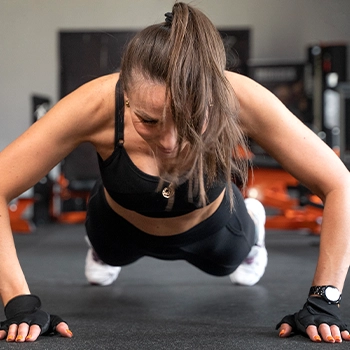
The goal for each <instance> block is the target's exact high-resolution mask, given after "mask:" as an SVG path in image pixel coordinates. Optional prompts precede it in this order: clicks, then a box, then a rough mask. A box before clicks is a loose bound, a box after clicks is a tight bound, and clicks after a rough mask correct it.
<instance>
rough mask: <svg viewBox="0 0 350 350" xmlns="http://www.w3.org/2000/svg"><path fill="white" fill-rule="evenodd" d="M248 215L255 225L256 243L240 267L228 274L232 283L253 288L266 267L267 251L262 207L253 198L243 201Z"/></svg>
mask: <svg viewBox="0 0 350 350" xmlns="http://www.w3.org/2000/svg"><path fill="white" fill-rule="evenodd" d="M244 202H245V205H246V207H247V210H248V213H249V215H250V216H251V218H252V219H253V221H254V223H255V234H256V243H255V245H254V246H253V247H252V249H251V250H250V252H249V254H248V256H247V257H246V258H245V259H244V261H243V262H242V264H241V265H239V266H238V268H237V269H236V270H235V271H234V272H233V273H231V274H230V279H231V281H232V283H236V284H240V285H243V286H253V285H254V284H256V283H258V282H259V280H260V278H261V277H262V276H263V275H264V272H265V268H266V266H267V250H266V248H265V222H266V213H265V209H264V206H263V205H262V204H261V203H260V202H259V201H258V200H257V199H254V198H247V199H245V200H244Z"/></svg>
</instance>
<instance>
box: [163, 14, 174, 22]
mask: <svg viewBox="0 0 350 350" xmlns="http://www.w3.org/2000/svg"><path fill="white" fill-rule="evenodd" d="M164 16H165V23H167V24H171V23H173V14H172V12H167V13H166V14H165V15H164Z"/></svg>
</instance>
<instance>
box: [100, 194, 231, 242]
mask: <svg viewBox="0 0 350 350" xmlns="http://www.w3.org/2000/svg"><path fill="white" fill-rule="evenodd" d="M104 192H105V196H106V199H107V203H108V204H109V206H110V207H111V208H112V209H113V210H114V211H115V212H116V213H117V214H118V215H120V216H121V217H123V218H124V219H125V220H127V221H129V222H130V223H131V224H132V225H134V226H135V227H137V228H138V229H139V230H141V231H143V232H145V233H148V234H150V235H154V236H174V235H177V234H180V233H182V232H185V231H188V230H190V229H191V228H193V227H194V226H196V225H198V224H199V223H201V222H203V221H204V220H206V219H207V218H209V217H210V216H211V215H212V214H214V212H215V211H216V210H217V209H218V207H219V205H220V204H221V202H222V199H223V197H224V193H225V190H223V191H222V192H221V194H220V195H219V196H218V197H217V198H216V199H215V200H214V201H213V202H212V203H210V204H208V205H207V206H205V207H203V208H200V209H196V210H194V211H192V212H190V213H188V214H185V215H181V216H176V217H172V218H153V217H149V216H145V215H141V214H139V213H137V212H135V211H133V210H129V209H126V208H124V207H122V206H121V205H119V204H118V203H116V202H115V201H114V200H113V199H112V198H111V196H110V195H109V194H108V193H107V191H106V189H105V190H104Z"/></svg>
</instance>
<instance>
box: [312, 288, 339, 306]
mask: <svg viewBox="0 0 350 350" xmlns="http://www.w3.org/2000/svg"><path fill="white" fill-rule="evenodd" d="M311 295H319V296H320V297H321V298H322V299H324V300H325V301H327V302H328V303H329V304H339V303H340V300H341V293H340V291H339V290H338V288H336V287H334V286H312V287H311V288H310V292H309V296H311Z"/></svg>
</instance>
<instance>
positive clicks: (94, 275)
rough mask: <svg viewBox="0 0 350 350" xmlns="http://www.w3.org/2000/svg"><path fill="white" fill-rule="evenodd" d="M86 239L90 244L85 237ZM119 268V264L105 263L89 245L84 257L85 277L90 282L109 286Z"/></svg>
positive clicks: (116, 276)
mask: <svg viewBox="0 0 350 350" xmlns="http://www.w3.org/2000/svg"><path fill="white" fill-rule="evenodd" d="M86 241H87V242H88V244H89V245H90V242H89V240H88V239H87V237H86ZM120 270H121V267H120V266H111V265H107V264H105V263H104V262H103V261H102V260H100V259H99V257H98V256H97V254H96V253H95V252H94V250H93V249H92V248H91V246H90V248H89V250H88V252H87V255H86V259H85V277H86V279H87V280H88V282H89V283H90V284H93V285H98V286H109V285H110V284H112V283H113V282H114V281H115V280H116V279H117V278H118V275H119V272H120Z"/></svg>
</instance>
